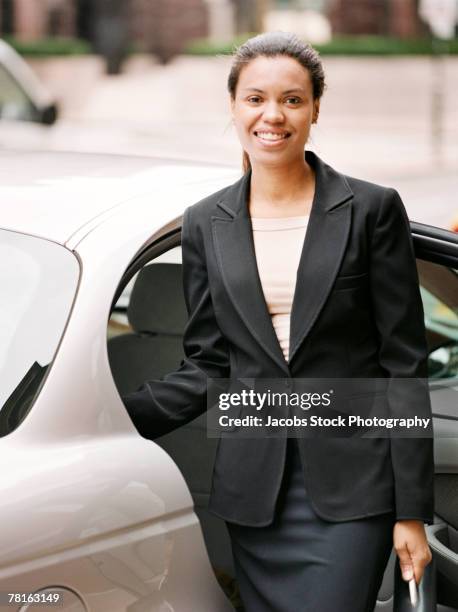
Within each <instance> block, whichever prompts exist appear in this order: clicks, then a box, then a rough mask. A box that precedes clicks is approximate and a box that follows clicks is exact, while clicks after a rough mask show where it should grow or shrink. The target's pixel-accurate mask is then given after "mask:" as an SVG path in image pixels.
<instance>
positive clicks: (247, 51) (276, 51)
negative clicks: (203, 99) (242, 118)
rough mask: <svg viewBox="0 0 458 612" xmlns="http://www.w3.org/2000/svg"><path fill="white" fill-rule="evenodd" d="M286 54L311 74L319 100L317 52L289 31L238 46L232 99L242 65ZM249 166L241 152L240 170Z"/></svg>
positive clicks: (320, 71) (320, 74)
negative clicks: (257, 59) (241, 166)
mask: <svg viewBox="0 0 458 612" xmlns="http://www.w3.org/2000/svg"><path fill="white" fill-rule="evenodd" d="M278 55H287V56H288V57H292V58H293V59H295V60H297V61H298V62H299V64H300V65H301V66H303V67H304V68H305V69H306V70H308V71H309V73H310V78H311V81H312V89H313V99H314V100H319V99H320V98H321V96H322V95H323V92H324V89H325V86H326V85H325V82H324V70H323V65H322V63H321V59H320V56H319V53H318V51H316V50H315V49H314V48H313V47H312V46H311V45H310V44H308V43H304V42H302V40H300V39H299V38H298V37H297V36H296V34H292V33H291V32H265V33H264V34H259V35H258V36H254V37H253V38H249V39H248V40H247V41H246V42H244V43H243V45H241V46H240V47H238V48H237V49H236V50H235V52H234V54H233V61H232V66H231V70H230V72H229V77H228V79H227V88H228V90H229V94H230V96H231V98H232V99H233V100H234V99H235V92H236V89H237V83H238V81H239V77H240V73H241V72H242V70H243V68H244V67H245V66H246V65H247V64H248V63H249V62H251V60H253V59H256V58H257V57H259V56H265V57H276V56H278ZM249 168H250V158H249V157H248V154H247V152H246V151H244V152H243V170H244V171H245V172H246V171H247V170H248V169H249Z"/></svg>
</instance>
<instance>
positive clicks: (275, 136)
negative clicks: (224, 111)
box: [231, 55, 319, 166]
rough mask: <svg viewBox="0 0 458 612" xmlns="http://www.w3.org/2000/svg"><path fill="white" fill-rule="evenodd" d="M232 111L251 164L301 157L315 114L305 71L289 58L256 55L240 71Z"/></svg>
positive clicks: (280, 162)
mask: <svg viewBox="0 0 458 612" xmlns="http://www.w3.org/2000/svg"><path fill="white" fill-rule="evenodd" d="M231 109H232V116H233V119H234V125H235V127H236V130H237V134H238V137H239V140H240V143H241V145H242V147H243V149H244V150H245V151H246V152H247V153H248V155H249V157H250V162H251V165H252V166H254V165H256V164H262V165H266V166H281V165H284V164H289V163H291V162H294V161H296V162H297V161H298V160H302V162H303V160H304V148H305V143H306V142H307V140H308V137H309V133H310V126H311V124H312V122H313V121H314V120H315V119H316V116H317V114H318V109H319V100H315V101H314V100H313V88H312V82H311V79H310V73H309V71H308V70H306V69H305V68H304V67H303V66H301V64H299V62H298V61H296V60H295V59H293V58H292V57H288V56H284V55H280V56H276V57H265V56H260V57H257V58H256V59H253V60H251V61H250V62H249V63H248V64H247V65H246V66H245V67H244V68H243V69H242V70H241V72H240V75H239V80H238V84H237V89H236V92H235V98H234V99H232V101H231Z"/></svg>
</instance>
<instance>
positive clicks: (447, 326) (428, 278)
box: [418, 261, 458, 379]
mask: <svg viewBox="0 0 458 612" xmlns="http://www.w3.org/2000/svg"><path fill="white" fill-rule="evenodd" d="M418 271H419V276H420V291H421V296H422V300H423V308H424V311H425V326H426V334H427V339H428V346H429V351H430V352H429V359H428V370H429V376H430V378H434V379H437V378H455V377H458V274H457V272H456V270H453V269H451V268H447V267H445V266H441V265H439V264H434V263H431V262H426V261H419V262H418Z"/></svg>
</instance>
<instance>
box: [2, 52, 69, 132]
mask: <svg viewBox="0 0 458 612" xmlns="http://www.w3.org/2000/svg"><path fill="white" fill-rule="evenodd" d="M57 114H58V110H57V104H56V102H55V101H54V100H53V99H52V97H51V95H50V94H49V92H48V91H47V90H46V88H45V87H44V85H42V83H41V82H40V80H39V79H38V78H37V77H36V75H35V74H34V72H33V71H32V70H31V68H30V67H29V65H28V64H27V63H26V62H25V61H24V60H23V59H22V57H21V56H20V55H19V54H18V53H16V51H15V50H14V49H13V48H12V47H11V46H10V45H8V43H6V42H5V41H4V40H0V119H1V120H2V121H3V120H14V121H34V122H37V123H42V124H45V125H51V124H53V123H54V122H55V121H56V119H57Z"/></svg>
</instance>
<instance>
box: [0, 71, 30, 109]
mask: <svg viewBox="0 0 458 612" xmlns="http://www.w3.org/2000/svg"><path fill="white" fill-rule="evenodd" d="M35 114H36V111H35V108H34V106H33V104H32V103H31V101H30V100H29V98H28V97H27V95H26V93H25V92H24V90H23V89H22V88H21V87H20V86H19V85H18V83H17V82H16V81H15V80H14V79H13V77H12V76H11V75H10V73H9V72H8V71H7V70H5V68H4V67H3V66H2V65H1V64H0V118H2V119H17V120H21V121H33V120H34V119H35Z"/></svg>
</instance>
